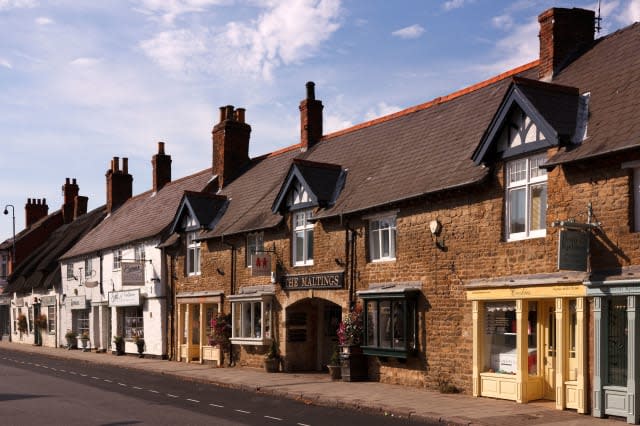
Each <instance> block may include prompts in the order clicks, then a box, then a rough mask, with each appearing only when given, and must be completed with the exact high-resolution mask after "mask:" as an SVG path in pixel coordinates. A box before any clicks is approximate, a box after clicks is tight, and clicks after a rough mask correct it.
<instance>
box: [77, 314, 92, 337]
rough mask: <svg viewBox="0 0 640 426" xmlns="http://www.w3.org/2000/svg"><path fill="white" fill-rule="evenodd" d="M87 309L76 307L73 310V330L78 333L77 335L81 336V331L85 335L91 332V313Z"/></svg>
mask: <svg viewBox="0 0 640 426" xmlns="http://www.w3.org/2000/svg"><path fill="white" fill-rule="evenodd" d="M89 311H90V310H89V309H78V310H75V311H73V312H74V313H75V315H74V318H73V320H74V321H73V322H74V324H73V325H74V327H73V330H74V331H75V332H76V333H77V334H78V337H80V336H82V333H87V335H89V333H90V332H91V320H90V317H91V315H90V312H89Z"/></svg>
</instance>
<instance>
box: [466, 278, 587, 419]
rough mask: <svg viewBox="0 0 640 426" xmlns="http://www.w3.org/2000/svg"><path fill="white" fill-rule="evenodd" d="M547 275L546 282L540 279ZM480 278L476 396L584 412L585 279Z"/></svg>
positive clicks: (475, 286) (472, 294)
mask: <svg viewBox="0 0 640 426" xmlns="http://www.w3.org/2000/svg"><path fill="white" fill-rule="evenodd" d="M544 281H547V282H548V280H543V282H544ZM529 282H530V279H520V280H518V279H514V278H509V279H506V280H499V281H498V280H495V279H492V280H491V281H490V282H489V281H487V280H475V281H473V282H470V283H469V284H468V286H467V299H468V300H471V301H472V310H473V395H474V396H486V397H492V398H500V399H510V400H514V401H517V402H521V403H526V402H529V401H534V400H550V401H555V406H556V408H557V409H560V410H562V409H565V408H570V409H575V410H577V411H578V412H579V413H584V412H585V410H586V383H585V378H586V375H587V366H586V362H585V356H586V353H587V342H586V338H585V336H586V328H587V323H588V322H587V304H586V299H585V294H586V291H585V287H584V286H583V285H582V283H581V281H577V282H573V283H571V284H569V283H560V282H556V283H552V284H548V283H544V284H539V283H538V284H536V283H529Z"/></svg>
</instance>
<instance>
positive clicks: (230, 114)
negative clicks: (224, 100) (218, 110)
mask: <svg viewBox="0 0 640 426" xmlns="http://www.w3.org/2000/svg"><path fill="white" fill-rule="evenodd" d="M225 108H226V109H227V111H226V113H225V116H226V119H227V120H233V105H227V106H226V107H225Z"/></svg>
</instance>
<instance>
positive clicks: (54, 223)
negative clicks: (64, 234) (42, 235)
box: [0, 210, 62, 250]
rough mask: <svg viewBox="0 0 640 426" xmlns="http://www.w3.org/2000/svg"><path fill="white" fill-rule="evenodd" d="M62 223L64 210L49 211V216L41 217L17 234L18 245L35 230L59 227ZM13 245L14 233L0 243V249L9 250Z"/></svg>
mask: <svg viewBox="0 0 640 426" xmlns="http://www.w3.org/2000/svg"><path fill="white" fill-rule="evenodd" d="M61 224H62V210H56V211H54V212H52V213H49V214H48V215H47V216H45V217H43V218H41V219H40V220H38V221H36V222H34V223H32V224H31V226H29V227H28V228H25V229H23V230H22V231H20V232H18V233H17V234H16V246H18V245H19V244H20V240H21V239H23V238H26V237H28V236H29V235H30V234H32V233H33V232H35V231H37V230H39V229H40V228H43V227H44V228H45V229H49V228H51V227H53V228H54V229H55V228H58V227H59V226H60V225H61ZM12 246H13V235H12V236H11V237H9V238H7V239H6V240H4V241H3V242H2V243H1V244H0V250H9V249H10V248H11V247H12Z"/></svg>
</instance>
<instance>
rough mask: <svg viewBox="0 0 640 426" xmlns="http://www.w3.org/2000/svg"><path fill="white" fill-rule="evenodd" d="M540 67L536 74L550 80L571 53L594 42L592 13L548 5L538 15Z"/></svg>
mask: <svg viewBox="0 0 640 426" xmlns="http://www.w3.org/2000/svg"><path fill="white" fill-rule="evenodd" d="M538 22H539V23H540V34H539V36H538V37H539V38H540V67H539V71H538V78H539V79H540V80H545V81H551V79H552V78H553V76H554V75H555V74H557V73H558V72H559V71H560V70H561V69H562V68H563V67H564V66H566V65H567V61H568V60H569V59H570V58H571V55H572V54H574V53H576V52H577V51H578V50H579V49H581V48H583V47H585V46H586V45H588V44H589V43H591V42H593V35H594V30H595V27H594V26H595V13H594V12H593V11H592V10H585V9H577V8H573V9H564V8H551V9H548V10H546V11H544V12H543V13H541V14H540V15H539V16H538Z"/></svg>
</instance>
